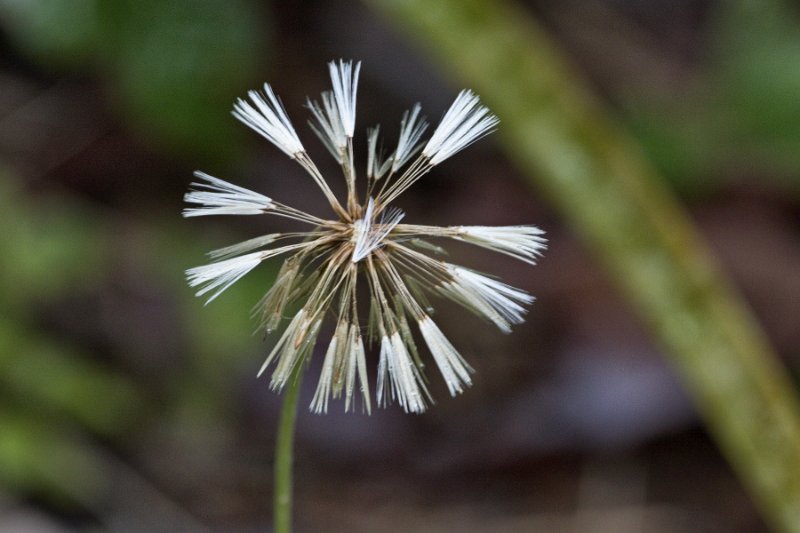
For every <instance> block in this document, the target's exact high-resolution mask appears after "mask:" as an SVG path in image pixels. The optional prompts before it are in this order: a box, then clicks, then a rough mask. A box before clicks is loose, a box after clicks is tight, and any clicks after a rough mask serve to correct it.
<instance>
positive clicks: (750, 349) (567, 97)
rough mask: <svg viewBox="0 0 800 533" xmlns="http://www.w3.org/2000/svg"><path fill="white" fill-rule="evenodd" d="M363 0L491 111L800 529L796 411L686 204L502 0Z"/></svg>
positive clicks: (512, 147)
mask: <svg viewBox="0 0 800 533" xmlns="http://www.w3.org/2000/svg"><path fill="white" fill-rule="evenodd" d="M366 2H367V4H369V5H371V6H373V7H374V8H375V9H376V10H377V11H379V12H381V13H382V14H383V15H385V17H386V19H387V20H388V21H390V22H391V23H393V24H396V25H397V26H398V27H399V28H401V29H403V30H406V31H408V32H409V33H411V34H413V35H414V36H415V37H416V38H418V40H419V41H421V42H422V43H424V44H425V45H427V47H428V48H429V49H430V50H431V51H432V52H433V53H434V55H435V56H436V57H437V58H438V59H439V61H440V63H441V64H442V65H443V66H444V67H446V68H448V69H450V70H451V72H452V73H454V74H455V75H456V76H457V77H458V78H460V79H461V81H462V82H464V83H465V84H466V85H467V86H468V87H471V88H472V89H474V90H476V91H477V92H478V93H479V94H480V95H481V97H482V98H483V99H484V100H485V101H486V103H487V105H488V106H489V107H490V108H491V109H492V110H493V111H494V112H495V113H497V115H498V116H499V117H500V119H501V121H502V122H501V128H500V134H501V135H502V141H503V146H504V148H505V149H506V150H507V151H508V155H509V157H511V158H512V159H513V160H514V161H515V162H516V164H517V165H518V166H519V167H520V168H521V169H523V170H524V171H525V173H526V175H527V176H528V178H529V179H530V180H531V183H532V184H535V185H537V186H538V187H539V188H540V189H541V190H543V191H545V192H546V193H547V194H548V195H549V196H550V198H551V200H552V201H553V202H554V203H555V204H556V205H557V206H559V207H560V209H561V211H562V213H563V214H564V216H565V217H566V218H567V219H568V221H569V222H570V223H571V224H572V226H573V227H574V229H575V230H576V231H577V232H578V233H579V234H580V235H581V236H582V237H583V239H584V240H585V241H586V243H587V244H588V245H589V246H590V247H591V248H592V249H593V250H594V251H595V252H596V253H597V255H598V256H599V257H600V259H601V260H602V261H603V262H604V264H605V266H606V267H607V268H608V270H609V271H610V272H611V274H612V275H613V277H614V278H615V279H616V281H617V283H618V284H619V286H620V287H621V289H622V290H623V291H624V292H625V293H626V295H627V297H628V298H629V299H630V301H631V302H632V304H633V306H634V308H635V309H636V310H637V311H638V313H639V315H640V316H641V317H642V319H643V320H644V321H645V322H646V323H647V324H648V325H649V327H650V328H651V330H652V332H653V333H654V335H655V336H656V337H657V339H658V340H659V341H660V343H661V344H662V345H663V347H664V349H665V354H666V355H667V356H668V357H669V358H670V359H671V360H672V362H673V363H674V365H675V366H676V367H677V369H678V370H679V372H680V373H681V374H682V376H683V378H684V382H685V385H686V387H687V389H688V390H689V391H690V393H691V394H692V395H693V397H694V401H695V403H696V405H697V407H698V409H699V410H700V412H701V414H702V416H703V417H704V418H705V421H706V423H707V425H708V428H709V430H710V432H711V433H712V435H713V436H714V437H715V439H716V441H717V443H718V445H719V447H720V448H721V449H722V451H723V452H724V453H725V455H726V456H727V457H728V459H729V461H730V462H731V464H732V465H733V467H734V469H735V470H736V471H737V472H738V474H739V476H740V478H741V479H742V481H743V483H744V484H745V486H746V487H747V488H748V489H749V491H750V493H751V495H752V496H753V498H754V500H755V501H756V502H757V504H758V505H759V506H760V508H761V510H762V512H763V514H764V516H765V517H766V519H767V521H768V522H769V523H770V524H771V525H772V526H773V527H774V528H776V529H778V530H784V531H800V422H799V421H800V416H799V413H800V409H798V402H797V397H796V394H795V391H794V390H793V387H792V384H791V382H790V380H789V378H788V375H787V372H786V371H785V370H784V368H782V366H781V365H780V363H779V362H778V360H777V358H776V357H775V355H774V353H773V352H772V350H771V348H770V347H769V344H768V342H767V341H766V339H765V337H764V334H763V333H762V331H761V329H760V328H759V326H758V325H757V324H756V322H755V321H754V320H753V318H752V317H751V315H750V313H749V311H748V309H747V307H746V306H745V305H744V304H743V302H742V300H741V298H740V297H739V296H738V294H737V293H736V292H735V291H734V290H733V289H732V287H731V286H730V284H729V283H728V282H727V281H726V279H725V276H723V275H722V274H721V272H720V271H719V269H718V268H717V266H716V265H715V263H714V261H713V260H712V259H711V256H710V253H709V252H708V251H707V249H706V247H705V245H704V244H703V243H702V242H701V240H700V238H699V237H698V235H697V232H696V231H695V229H694V228H693V226H692V224H691V222H690V221H689V219H688V217H687V215H686V213H685V212H684V211H683V209H682V208H681V207H680V206H679V204H678V203H677V202H676V200H675V199H674V197H673V195H672V194H671V193H670V191H669V190H667V189H666V187H665V186H663V185H662V181H661V180H659V179H657V176H655V175H654V171H653V170H652V169H651V167H650V166H649V165H648V164H647V162H646V161H645V160H644V158H643V157H642V155H641V154H640V153H639V151H638V149H637V147H636V146H635V145H634V144H633V143H632V142H631V140H630V139H629V138H628V137H627V136H626V135H625V134H624V133H623V132H622V131H620V129H619V128H618V127H617V126H616V124H614V123H613V121H612V119H611V118H610V117H609V116H608V113H607V112H606V111H605V110H604V108H603V106H602V104H601V103H600V102H599V101H598V99H596V98H595V97H594V96H593V95H592V93H591V91H589V90H588V89H587V88H586V85H585V84H584V83H583V80H582V79H581V78H580V76H578V75H577V74H576V72H574V71H573V70H572V69H571V67H570V66H569V64H568V62H567V61H565V60H564V58H563V57H562V56H561V54H560V53H559V52H558V50H557V49H556V47H555V46H554V45H553V43H552V42H551V41H550V39H549V38H548V36H547V35H546V33H545V32H544V31H543V30H542V29H541V28H540V27H539V26H538V25H537V24H536V22H535V21H533V20H531V17H530V16H529V15H528V14H527V13H525V12H524V11H523V10H521V9H520V8H518V7H517V6H516V5H514V4H512V3H509V2H508V1H503V0H500V1H489V0H438V1H432V0H366Z"/></svg>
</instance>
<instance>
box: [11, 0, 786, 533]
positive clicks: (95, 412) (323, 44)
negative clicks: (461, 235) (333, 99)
mask: <svg viewBox="0 0 800 533" xmlns="http://www.w3.org/2000/svg"><path fill="white" fill-rule="evenodd" d="M521 5H522V6H523V7H524V9H525V10H527V12H528V13H529V14H530V16H531V17H536V18H538V20H540V21H541V22H543V23H544V24H545V26H546V27H547V29H548V30H549V31H550V32H551V34H552V36H553V39H554V41H555V43H556V44H557V45H558V46H559V47H561V48H562V50H563V51H564V52H565V53H566V54H567V55H568V56H569V57H570V59H572V60H573V61H574V62H575V63H576V64H577V65H578V67H579V69H580V73H581V74H582V75H583V76H584V77H585V78H586V79H587V80H588V81H589V83H590V84H591V86H592V87H593V88H594V89H595V90H596V92H597V93H598V94H599V95H600V97H601V98H602V100H603V103H604V104H606V105H607V106H608V107H609V108H610V109H612V110H613V112H614V114H615V116H616V117H617V119H618V120H619V121H620V122H621V123H622V124H624V125H625V126H626V127H627V128H628V129H629V131H631V132H632V134H633V135H634V136H635V137H636V140H637V141H638V142H639V143H640V145H641V146H642V149H643V151H644V152H645V154H646V155H647V156H649V157H650V159H651V160H652V161H653V162H654V164H655V165H656V166H657V167H658V170H659V171H660V173H661V175H662V176H664V177H665V179H667V180H668V183H669V185H670V186H671V187H672V188H673V189H674V190H675V191H676V192H677V194H679V195H680V197H681V198H682V199H683V201H684V202H685V204H686V206H687V207H688V208H689V209H690V211H691V213H692V216H693V218H694V220H695V222H696V223H697V225H698V227H699V229H700V231H701V232H702V234H703V235H704V236H705V237H706V239H707V240H708V241H709V242H710V244H711V246H712V248H713V250H714V252H715V253H716V255H717V258H718V260H719V261H720V263H721V264H722V265H723V267H724V269H725V270H726V271H727V272H728V273H729V274H730V275H731V277H732V278H733V279H734V281H735V282H736V284H737V285H738V287H739V288H740V290H741V291H742V292H743V293H744V294H745V296H746V298H747V299H748V301H749V303H750V304H751V305H752V307H753V309H754V311H755V313H756V315H757V316H758V318H759V319H760V321H761V322H762V324H763V326H764V328H765V329H766V331H767V333H768V335H769V337H770V339H771V341H772V343H773V345H774V346H775V348H776V350H777V351H778V353H779V354H780V355H781V356H782V357H783V358H784V360H785V361H786V363H787V364H788V365H789V366H790V367H791V368H793V369H795V370H796V369H797V368H798V365H800V359H799V358H800V331H799V330H798V328H797V327H796V320H797V316H798V315H799V314H800V277H798V275H797V272H798V271H800V98H798V95H800V24H798V14H799V13H800V11H798V9H799V8H798V5H797V3H793V2H791V3H790V2H780V1H760V2H752V1H746V0H731V1H725V2H723V1H716V2H714V1H700V0H695V1H692V0H651V1H649V2H643V1H637V0H591V1H583V2H581V1H578V0H570V1H567V2H558V1H554V0H532V1H529V2H525V3H523V4H521ZM395 31H396V30H395V29H394V28H392V27H389V26H387V25H386V23H385V21H384V20H383V19H381V18H380V17H378V16H377V15H376V14H375V13H373V12H371V11H370V10H369V9H368V8H366V7H365V6H363V5H361V4H358V3H351V2H342V3H329V2H322V1H314V2H304V3H294V2H287V1H274V2H268V3H261V2H255V1H247V0H163V1H158V0H145V1H138V2H134V1H133V0H0V220H2V231H1V232H0V383H1V384H2V385H1V386H0V531H74V530H76V531H105V530H119V531H196V530H204V529H208V530H226V531H256V530H264V529H265V528H267V527H268V524H270V513H271V509H270V502H271V491H272V488H271V475H272V467H271V462H272V452H273V442H274V428H275V425H276V417H277V411H278V408H279V405H280V398H279V397H277V396H276V395H275V394H274V393H272V392H271V391H270V390H269V389H268V387H267V383H266V382H265V381H262V380H256V378H255V374H256V371H257V370H258V368H259V367H260V365H261V362H262V358H263V356H264V355H265V352H266V349H267V344H265V343H264V342H262V339H261V336H260V334H258V333H256V334H251V333H252V332H253V330H254V329H255V327H256V323H255V321H251V320H250V317H249V310H250V308H251V307H252V306H253V305H254V304H255V303H256V302H257V301H258V300H259V298H260V296H261V295H262V294H263V292H264V291H265V290H266V289H267V287H268V286H269V283H270V281H271V279H272V276H273V275H274V274H275V265H266V266H264V267H262V268H260V269H259V270H257V271H255V272H254V273H252V274H250V275H248V276H247V277H246V278H244V279H243V280H242V281H240V282H238V283H237V284H236V285H235V286H234V287H233V288H232V289H230V290H229V291H227V292H226V293H225V295H224V296H222V297H220V298H219V299H217V300H215V301H214V302H213V303H212V304H211V305H208V306H206V307H204V306H203V305H202V304H203V302H202V300H199V299H195V298H194V297H193V295H192V291H191V290H189V289H188V288H187V287H186V285H185V282H184V279H183V271H184V269H186V268H188V267H191V266H196V265H198V264H202V263H204V262H205V260H206V259H205V256H204V253H205V252H206V251H208V250H210V249H213V248H216V247H220V246H224V245H226V244H229V243H233V242H236V241H238V240H243V239H246V238H250V237H252V236H255V235H258V234H262V233H269V232H272V231H276V229H277V228H280V227H283V226H282V225H281V222H280V221H279V220H263V219H260V218H258V219H256V218H257V217H252V218H253V219H250V218H251V217H246V218H248V220H230V219H227V218H226V219H221V218H220V219H209V220H189V221H185V220H183V219H182V218H180V210H181V209H182V205H181V197H182V194H183V192H184V191H185V190H186V189H187V187H188V184H189V182H190V181H191V172H192V171H193V170H195V169H202V170H204V171H207V172H209V173H211V174H215V175H220V176H222V177H224V178H227V179H230V180H231V181H233V182H235V183H237V184H241V185H244V186H246V187H249V188H252V189H254V190H256V191H259V192H262V193H265V194H268V195H270V196H271V197H273V198H276V199H278V200H280V201H281V202H284V203H286V204H289V205H294V206H297V207H301V208H304V209H306V210H308V211H310V212H313V213H316V214H322V215H326V214H327V211H326V207H325V202H324V201H323V198H321V197H320V195H319V194H318V193H317V191H316V189H315V186H314V185H313V184H312V183H311V182H310V180H308V179H307V177H306V176H305V175H303V174H302V172H301V171H300V169H298V168H296V167H295V166H293V165H292V163H291V162H290V161H289V160H288V159H286V158H285V157H284V156H283V154H281V153H280V152H279V151H278V150H276V149H275V148H274V147H272V146H270V145H268V144H267V143H265V142H263V140H262V139H260V138H258V137H257V136H256V135H254V134H252V133H251V132H249V131H248V130H246V128H245V127H243V126H242V125H240V124H238V123H237V122H236V121H235V120H234V119H233V118H232V117H231V116H230V109H231V106H232V102H233V100H234V99H235V98H236V97H238V96H243V95H244V94H245V93H246V91H247V90H249V89H252V88H256V87H258V86H259V85H260V84H261V83H263V82H264V81H269V82H270V83H271V84H272V85H273V87H274V88H275V90H276V92H277V93H278V94H279V95H280V96H281V98H282V100H283V102H284V104H285V105H286V108H287V111H288V113H289V116H290V117H292V119H293V121H294V124H295V127H296V128H297V129H298V132H299V133H300V136H301V138H302V139H303V140H304V141H306V140H307V141H308V142H307V143H306V144H307V145H308V146H310V151H311V154H312V156H313V157H314V158H315V160H316V161H317V162H318V164H319V165H320V167H321V168H322V169H323V172H324V173H326V174H327V175H331V176H334V177H335V178H333V180H332V181H336V179H338V177H339V173H338V171H337V170H336V169H335V168H334V166H333V164H332V161H330V158H326V154H325V152H324V150H323V149H322V147H321V146H319V145H318V144H317V143H315V140H314V139H313V136H312V135H310V132H309V131H308V129H307V128H305V127H304V124H303V123H304V122H305V120H306V119H307V117H308V112H307V110H306V109H305V108H303V107H302V106H303V103H304V101H305V97H306V95H309V96H312V97H313V96H316V95H317V94H318V93H319V92H320V91H321V90H325V89H326V88H327V87H328V81H327V79H326V78H327V72H326V68H325V62H326V61H328V60H331V59H338V58H340V57H343V58H354V59H360V60H362V61H363V63H364V64H363V70H362V82H361V86H360V90H359V109H358V119H357V120H358V124H357V129H358V130H359V131H361V132H364V131H365V129H366V127H367V126H370V125H373V124H375V123H381V124H382V125H383V128H384V130H385V131H387V132H394V131H396V129H397V127H398V125H399V119H400V116H401V114H402V111H403V110H404V109H406V108H408V107H410V106H411V105H412V104H413V103H414V102H416V101H420V102H421V103H422V104H423V109H424V110H425V111H426V112H427V114H428V116H429V117H430V119H431V120H432V121H434V122H435V121H436V120H437V119H438V117H439V116H441V114H442V113H443V111H444V110H445V108H446V107H447V105H448V104H449V102H450V101H451V100H452V98H453V97H454V96H455V94H456V92H457V90H458V89H460V88H461V86H460V85H459V83H458V82H457V81H455V80H452V79H449V78H448V77H446V76H445V75H444V74H443V73H442V72H441V71H440V70H439V69H438V68H437V66H436V65H435V64H434V63H433V62H432V60H431V59H430V58H428V57H426V56H425V54H424V53H423V52H422V51H421V49H420V48H417V47H416V46H415V44H414V43H413V42H411V41H408V40H407V38H406V37H405V36H401V35H399V34H398V33H395ZM501 128H502V125H501ZM391 135H392V133H390V134H389V137H390V138H391ZM357 141H358V142H359V148H358V150H361V151H362V152H363V151H364V147H365V144H366V143H365V136H362V137H361V138H359V139H357ZM496 142H497V139H494V138H492V137H490V138H489V139H488V140H486V141H482V142H481V143H479V144H477V145H475V146H474V147H472V148H470V150H467V151H465V152H464V153H463V154H459V155H458V156H457V157H456V158H454V159H453V160H452V161H448V163H447V164H446V165H443V166H442V167H440V168H437V169H436V171H435V173H433V174H431V175H430V176H428V177H426V178H425V179H424V180H423V181H422V182H420V183H419V184H418V185H417V186H415V188H414V189H413V190H412V191H409V193H408V194H407V195H405V196H404V198H403V199H402V200H401V203H402V206H401V207H402V208H403V209H404V210H405V211H406V212H407V213H408V218H409V220H411V219H413V220H415V221H419V222H421V223H428V224H441V225H447V224H460V223H466V224H518V223H534V224H537V225H540V226H542V227H543V228H544V229H545V230H546V231H547V232H548V237H549V239H550V242H551V246H550V250H549V251H548V253H547V254H546V256H545V258H544V259H543V260H542V262H541V264H540V265H539V266H537V267H536V268H535V269H530V268H529V267H528V266H526V265H523V264H517V263H515V262H514V261H513V260H510V259H508V260H506V259H502V258H501V259H498V258H496V257H494V256H492V255H490V254H484V253H482V252H477V253H476V252H475V250H472V249H469V248H466V247H463V248H459V247H455V248H454V250H453V256H454V257H455V258H457V259H458V261H459V262H461V263H464V264H467V265H470V266H473V267H475V268H478V269H483V270H488V271H490V272H492V273H496V274H500V275H502V276H503V278H504V279H505V280H507V281H508V282H510V283H512V284H514V285H517V286H520V287H522V288H524V289H526V290H529V291H530V292H532V293H533V294H535V295H537V298H538V300H537V302H536V303H535V304H534V306H533V308H532V309H531V311H530V314H529V321H528V322H527V323H526V324H524V325H522V326H520V327H518V328H517V329H516V331H515V332H514V333H513V334H512V335H510V336H503V335H501V334H500V333H497V332H495V331H493V330H491V329H489V328H484V327H483V326H482V325H481V324H480V322H478V321H477V320H475V321H474V322H473V321H472V319H471V318H463V317H462V316H461V314H460V312H459V311H458V310H457V309H455V308H453V307H448V306H447V305H444V306H441V305H440V306H438V312H439V316H438V318H437V320H438V321H441V324H442V327H443V329H444V330H445V331H446V332H447V333H448V335H449V337H450V338H451V339H452V340H453V342H454V344H455V345H456V346H458V347H460V348H461V351H462V353H463V354H464V355H465V357H466V358H467V359H468V360H469V361H470V363H471V364H472V365H473V366H474V367H475V368H476V370H477V374H476V380H475V381H476V384H475V386H474V387H473V388H472V389H471V390H470V391H468V392H467V393H466V394H465V395H463V396H461V397H459V398H456V399H451V398H449V397H448V395H447V393H446V390H445V388H444V386H443V384H441V383H439V380H438V379H437V377H436V376H433V375H432V376H430V377H431V378H432V380H431V381H432V389H433V391H434V394H435V397H436V399H437V400H438V404H437V405H436V407H435V408H433V409H431V410H430V411H429V412H428V413H426V414H425V415H423V416H408V415H404V414H402V412H401V410H400V409H399V408H397V407H396V406H395V407H392V408H390V409H388V410H378V411H377V412H376V413H374V414H373V415H372V416H371V417H367V416H362V415H360V414H356V415H352V414H348V415H345V414H344V413H342V412H341V411H342V410H343V408H341V409H340V407H341V406H340V405H338V404H336V405H335V406H334V408H333V409H332V412H331V413H329V414H328V415H326V416H314V415H311V414H309V413H307V412H306V411H305V409H302V410H301V414H300V417H299V420H298V441H297V452H296V453H297V464H296V476H297V480H296V498H297V503H296V517H297V518H296V523H297V528H298V530H300V531H397V530H398V524H403V529H404V530H414V531H520V530H532V529H534V528H541V529H543V530H565V529H569V528H573V529H576V530H585V529H587V528H592V527H593V528H595V529H594V530H596V531H698V530H707V531H760V530H764V529H765V526H764V524H763V522H762V521H761V518H759V516H758V514H757V512H756V510H755V508H754V506H753V504H752V503H751V502H750V500H749V498H748V496H747V495H746V494H745V492H744V490H743V489H742V487H741V485H740V483H739V482H738V481H737V480H736V478H735V477H734V476H733V474H732V473H731V471H730V469H729V467H728V466H727V465H726V463H725V462H724V460H723V459H722V458H721V456H720V454H719V452H718V451H717V450H716V449H715V447H714V445H713V444H712V443H711V442H710V440H709V439H708V437H707V436H706V434H705V432H704V430H703V429H702V427H701V425H700V424H699V422H698V420H697V417H696V414H695V412H694V409H693V408H692V406H691V403H690V401H689V400H688V398H687V395H686V394H685V392H684V391H683V389H682V387H681V385H680V383H679V382H678V380H677V378H676V377H675V376H674V375H673V373H672V371H671V369H670V368H669V367H668V365H667V364H666V362H665V361H664V360H663V358H662V357H661V354H660V352H659V349H658V348H657V347H656V346H655V345H654V343H653V342H652V340H650V338H649V336H648V335H647V334H646V332H645V331H644V329H643V327H642V326H641V324H640V322H639V321H638V320H637V318H636V317H635V316H634V315H633V314H632V313H631V311H630V309H629V307H628V305H627V304H626V303H625V302H624V301H623V300H622V298H621V297H620V296H619V295H618V294H617V292H616V291H615V289H614V288H613V287H612V286H611V283H610V281H609V279H608V277H607V275H606V274H605V273H604V272H603V271H602V270H601V269H600V267H599V266H598V265H597V264H596V263H595V262H594V260H593V258H592V257H591V256H590V255H589V254H588V253H587V252H586V251H585V249H584V247H583V245H582V244H581V243H580V242H578V241H577V239H576V237H575V236H574V235H573V234H572V232H571V231H570V230H568V229H567V228H566V227H565V226H564V223H563V221H562V220H561V217H560V216H559V215H558V214H557V213H555V212H554V211H553V209H552V208H551V207H550V206H548V205H547V204H546V203H545V202H544V201H543V200H542V199H541V197H540V196H539V195H538V194H537V193H536V191H533V190H531V189H530V188H529V187H528V186H527V185H526V184H525V181H524V180H523V179H522V178H521V176H520V174H519V171H518V170H516V169H515V168H514V167H513V166H512V165H511V164H510V163H509V162H508V161H507V159H506V158H505V157H504V156H503V154H502V153H501V152H500V150H499V149H498V147H497V145H496V144H495V143H496ZM337 185H338V186H341V185H342V184H337ZM338 190H341V187H340V189H338ZM476 199H479V200H480V201H476ZM242 218H245V217H242ZM267 342H268V341H267ZM317 359H318V358H317ZM317 362H318V361H317ZM317 373H318V365H315V364H312V368H311V370H310V376H309V379H307V380H306V383H305V385H306V386H307V387H308V389H309V390H305V389H304V390H303V393H302V394H303V397H302V398H301V402H302V403H303V404H305V405H307V404H308V403H309V402H310V398H311V395H312V394H313V387H314V385H315V384H314V379H313V377H311V376H316V374H317ZM587 524H588V525H587Z"/></svg>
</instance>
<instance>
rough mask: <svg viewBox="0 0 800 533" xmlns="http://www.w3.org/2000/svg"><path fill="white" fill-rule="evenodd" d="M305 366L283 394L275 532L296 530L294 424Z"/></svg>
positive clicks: (279, 430) (298, 371)
mask: <svg viewBox="0 0 800 533" xmlns="http://www.w3.org/2000/svg"><path fill="white" fill-rule="evenodd" d="M301 380H302V365H297V368H295V370H294V372H293V375H292V377H291V378H290V379H289V383H288V385H287V388H286V391H285V392H284V396H283V407H282V408H281V418H280V420H279V421H278V434H277V439H276V443H275V499H274V509H273V518H274V525H275V533H290V532H291V530H292V466H293V463H294V427H295V421H296V420H297V399H298V397H299V396H300V381H301Z"/></svg>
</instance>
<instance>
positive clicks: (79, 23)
mask: <svg viewBox="0 0 800 533" xmlns="http://www.w3.org/2000/svg"><path fill="white" fill-rule="evenodd" d="M97 7H98V6H97V0H0V18H1V19H2V22H3V25H4V26H5V28H6V30H7V31H8V32H9V33H10V34H11V36H12V37H13V38H14V39H15V40H16V41H17V43H18V44H19V46H20V48H21V49H22V51H23V52H25V53H27V54H28V55H30V56H31V57H32V58H34V59H36V60H38V61H42V62H43V63H45V64H48V65H53V66H55V67H58V68H75V67H80V66H81V65H82V64H83V63H86V62H88V61H91V60H93V58H94V55H95V54H94V52H95V50H96V47H97V44H98V43H99V42H100V34H101V28H100V26H101V22H100V19H99V18H98V13H97Z"/></svg>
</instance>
